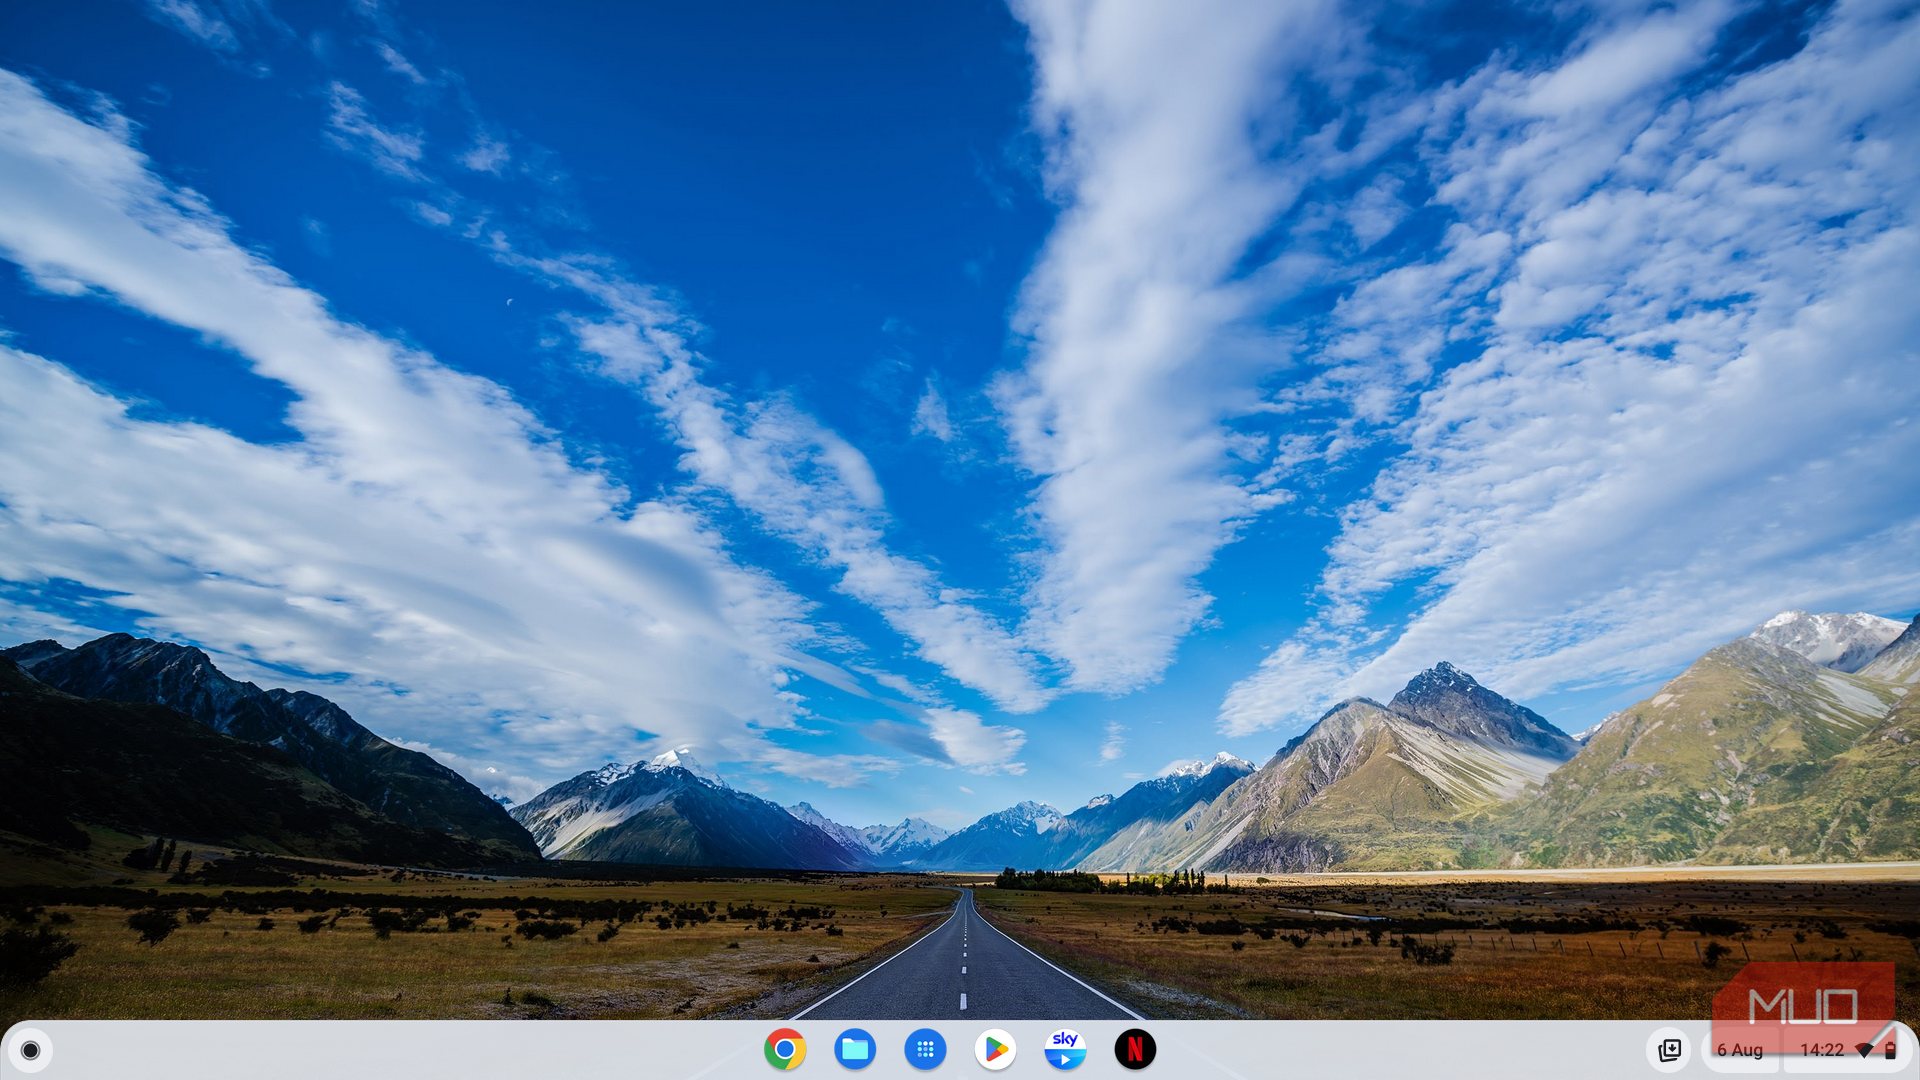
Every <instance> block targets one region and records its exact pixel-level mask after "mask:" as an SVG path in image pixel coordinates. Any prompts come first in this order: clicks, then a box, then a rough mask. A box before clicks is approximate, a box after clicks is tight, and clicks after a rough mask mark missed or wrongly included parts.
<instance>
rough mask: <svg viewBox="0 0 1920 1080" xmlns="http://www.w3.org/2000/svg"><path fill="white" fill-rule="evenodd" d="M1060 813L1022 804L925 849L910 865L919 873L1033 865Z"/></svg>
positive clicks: (1038, 805) (1039, 804)
mask: <svg viewBox="0 0 1920 1080" xmlns="http://www.w3.org/2000/svg"><path fill="white" fill-rule="evenodd" d="M1061 816H1062V815H1061V813H1060V811H1058V810H1055V809H1054V808H1053V807H1051V806H1048V805H1046V804H1045V803H1037V802H1032V801H1028V802H1023V803H1020V804H1018V805H1016V806H1010V807H1008V808H1007V809H1005V810H1001V811H998V812H996V813H992V814H988V815H987V816H985V817H983V818H981V819H980V820H979V821H976V822H974V823H973V824H971V825H969V826H967V827H966V828H964V829H961V830H959V831H957V832H955V833H954V834H953V835H951V836H949V837H947V838H946V839H945V840H942V841H940V842H939V843H937V844H935V845H933V846H932V847H930V848H928V849H927V850H926V852H925V853H924V854H922V855H921V856H920V857H919V858H918V859H915V860H914V861H913V866H914V868H915V869H918V870H987V869H993V870H999V869H1002V868H1004V867H1007V866H1027V865H1029V864H1031V865H1035V866H1041V865H1045V864H1044V863H1039V862H1035V861H1034V860H1035V859H1037V858H1039V857H1040V853H1041V852H1043V851H1044V850H1045V849H1046V839H1045V837H1046V834H1047V832H1048V831H1049V830H1050V829H1052V828H1053V827H1054V826H1056V825H1058V824H1060V818H1061Z"/></svg>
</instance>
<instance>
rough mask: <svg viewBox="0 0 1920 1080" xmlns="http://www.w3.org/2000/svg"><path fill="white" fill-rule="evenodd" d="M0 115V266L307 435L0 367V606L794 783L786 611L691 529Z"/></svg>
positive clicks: (557, 749) (15, 366)
mask: <svg viewBox="0 0 1920 1080" xmlns="http://www.w3.org/2000/svg"><path fill="white" fill-rule="evenodd" d="M0 116H4V117H5V120H4V121H0V252H4V254H5V256H6V257H7V258H8V259H10V260H12V261H14V262H15V263H17V264H19V265H20V266H21V267H22V269H23V270H24V271H25V272H26V273H27V274H28V275H30V277H31V279H32V280H33V281H34V282H36V283H37V284H39V285H41V286H43V287H45V288H47V289H49V290H51V291H54V292H56V293H60V294H63V295H74V296H80V295H88V294H91V295H94V296H97V297H99V298H101V299H104V300H110V301H112V302H116V303H119V304H122V305H125V306H126V307H128V308H130V309H132V310H135V311H138V312H142V313H145V314H147V315H150V316H152V317H153V318H156V319H159V320H162V321H165V322H168V323H172V324H174V325H177V326H180V327H183V328H186V329H188V330H191V331H193V332H196V333H198V334H202V335H204V336H205V337H206V338H207V339H208V340H209V341H211V342H213V343H215V344H217V345H219V346H221V347H224V348H228V349H231V350H232V351H233V352H234V353H236V354H237V355H239V356H241V357H244V358H245V359H246V360H247V362H248V363H249V364H250V365H251V367H252V370H253V371H254V373H256V374H257V375H259V376H260V377H262V378H265V379H270V380H273V381H275V382H277V383H279V384H281V385H283V386H285V387H286V388H287V389H288V390H290V391H292V393H293V394H294V397H295V400H294V403H293V405H292V406H291V408H290V411H289V413H288V415H287V418H286V419H287V423H288V424H289V425H290V426H291V427H292V428H293V429H294V430H296V431H297V432H299V434H300V438H299V439H297V440H294V441H291V442H287V443H281V444H274V445H260V444H254V443H250V442H247V441H246V440H244V439H240V438H238V437H236V436H234V435H232V434H230V433H227V432H224V431H221V430H218V429H215V428H211V427H207V426H204V425H199V424H194V423H186V422H176V421H166V420H148V419H140V418H137V417H136V416H134V415H132V414H131V412H130V403H128V402H126V401H123V400H120V399H118V398H115V397H114V396H112V395H110V394H108V393H106V392H105V391H103V390H101V389H99V388H97V387H94V386H90V385H88V384H87V383H86V382H84V381H83V380H81V379H80V378H78V377H77V376H75V375H74V373H73V372H71V371H70V370H68V369H66V368H64V367H62V366H61V365H59V364H57V363H54V362H52V361H49V360H46V359H43V358H41V357H38V356H34V355H31V354H28V353H25V352H22V351H19V350H17V349H12V348H0V579H5V580H6V581H7V582H9V583H11V586H10V587H11V588H12V590H13V591H12V595H15V596H19V595H22V594H23V592H22V591H23V590H24V593H25V594H29V595H30V594H31V593H32V592H33V591H34V590H36V589H44V588H51V587H53V586H54V585H56V584H57V583H59V582H62V581H70V582H83V583H85V584H86V586H87V587H88V589H89V590H91V592H92V593H93V594H94V595H97V596H98V597H100V599H99V600H98V601H96V603H95V605H94V610H96V611H103V612H108V613H113V612H117V613H118V614H110V616H109V615H103V617H102V620H101V621H110V622H113V623H115V624H116V625H124V624H126V623H134V624H137V625H139V626H140V627H141V628H143V629H145V630H146V631H147V632H149V633H153V634H156V635H158V636H162V637H172V638H177V639H185V640H190V641H194V642H198V643H201V644H203V645H205V646H206V647H208V648H210V649H212V650H214V651H215V652H217V653H219V654H221V655H222V660H221V662H222V664H223V665H224V666H228V667H229V668H230V669H232V670H234V671H235V673H236V674H239V675H242V676H243V677H245V676H248V675H258V676H259V677H261V678H264V679H271V680H273V681H275V682H281V683H284V682H287V681H288V680H287V678H286V677H285V675H284V674H283V673H284V671H286V670H297V671H312V672H348V673H351V674H350V675H348V676H347V677H346V678H345V679H344V681H340V682H330V683H327V684H325V685H321V686H314V687H313V688H314V689H317V690H319V691H321V692H323V693H325V694H326V695H327V696H329V697H332V698H335V699H336V700H340V701H341V702H342V703H343V704H345V705H346V706H347V707H348V708H349V709H350V710H352V711H353V712H355V713H356V715H358V716H360V717H361V718H362V719H363V720H364V721H365V722H366V723H367V724H368V725H369V726H371V727H373V728H374V729H375V730H376V731H381V732H383V733H386V734H389V735H391V736H393V737H395V738H404V739H408V740H411V741H413V742H417V743H422V744H429V745H432V746H434V747H435V748H436V752H439V753H444V754H447V755H450V756H456V757H458V758H459V759H460V760H471V761H476V762H491V761H497V760H500V759H502V758H511V759H512V760H516V761H519V762H521V763H523V765H524V772H525V774H527V775H533V776H537V777H538V776H540V774H542V773H545V774H546V775H545V776H544V777H541V778H542V779H552V778H554V777H555V776H556V775H565V774H567V773H568V772H569V771H570V770H572V769H575V768H579V767H582V766H584V765H586V764H591V763H593V762H595V761H598V760H603V755H604V754H605V753H606V751H607V749H608V748H610V747H619V746H629V747H633V748H634V749H635V750H636V751H639V750H641V749H643V747H642V745H641V741H642V740H646V739H650V738H654V737H658V738H661V739H664V740H666V741H667V742H668V743H670V744H672V745H679V744H682V743H692V744H696V745H702V746H710V747H711V746H733V747H741V748H745V749H744V750H741V751H739V752H740V753H742V754H745V753H746V752H747V751H755V752H754V754H752V755H751V756H746V757H744V760H748V761H756V760H758V761H764V762H765V763H766V764H767V765H768V766H769V767H772V768H776V769H779V770H781V771H786V772H789V773H793V774H798V773H799V772H800V771H801V770H802V769H804V768H808V767H810V766H807V765H805V763H804V762H803V761H802V760H801V758H802V757H803V756H804V755H796V754H792V753H788V752H787V751H786V750H785V749H783V748H776V749H771V750H769V749H765V748H764V747H765V746H771V745H774V744H772V743H769V742H767V738H768V733H769V732H777V731H780V730H781V729H791V728H793V727H794V726H795V724H796V715H797V709H798V699H797V698H796V697H795V696H794V694H793V693H792V692H791V690H789V689H787V683H788V681H789V676H788V674H787V668H788V666H789V664H790V662H791V661H790V660H789V659H788V658H790V657H792V656H793V655H794V654H795V653H797V652H798V651H799V649H801V648H803V647H804V646H806V645H807V643H808V642H809V641H810V640H811V631H810V630H809V628H808V626H807V623H806V621H805V620H806V605H805V604H804V602H802V601H801V600H800V599H799V598H797V597H795V596H794V595H792V594H791V593H789V592H788V591H787V590H786V589H784V588H783V587H781V586H780V585H779V584H778V583H777V582H775V581H773V580H771V579H770V578H769V577H767V576H766V575H765V574H763V573H760V572H758V571H755V570H753V569H751V568H748V567H743V566H741V565H739V564H738V563H737V562H735V561H734V560H733V559H732V558H731V556H730V555H729V554H728V552H727V550H726V547H725V545H724V544H723V543H722V542H721V540H720V539H719V537H718V536H717V534H716V533H715V532H714V531H713V529H712V528H711V527H710V526H709V525H708V524H707V522H705V521H704V520H703V519H702V518H701V517H700V516H699V515H698V514H697V513H695V512H693V511H692V510H690V509H689V508H687V507H685V506H681V505H677V504H674V503H668V502H659V501H646V500H635V499H634V498H633V496H632V495H631V494H630V493H628V492H626V491H624V490H622V489H621V488H620V487H619V486H618V485H616V484H614V483H613V482H612V481H611V480H609V479H608V478H607V477H606V476H605V475H603V474H601V473H599V472H596V471H594V470H592V469H589V468H585V467H582V466H580V465H578V464H576V463H574V462H572V461H570V460H569V459H568V457H567V455H566V454H565V453H564V452H563V450H562V449H561V447H560V446H559V444H558V443H557V441H556V440H555V438H554V436H553V434H552V433H551V432H549V431H548V430H547V429H545V428H544V427H543V426H542V425H541V423H540V422H539V420H538V419H537V418H536V417H535V416H534V415H532V414H531V413H530V412H528V410H527V409H525V408H524V407H523V406H522V405H520V404H519V403H518V402H516V401H515V400H514V399H513V397H512V396H511V395H510V394H508V393H507V392H506V391H505V390H504V389H503V388H502V387H500V386H499V385H497V384H495V383H492V382H490V381H488V380H485V379H482V378H477V377H474V376H471V375H466V374H462V373H460V372H457V371H454V370H452V369H450V368H448V367H446V366H444V365H442V364H440V363H439V362H438V361H436V360H435V359H434V358H433V357H431V356H429V355H426V354H424V353H421V352H419V351H418V350H415V349H411V348H407V347H405V346H402V345H399V344H397V343H395V342H393V341H390V340H388V339H385V338H382V337H380V336H378V335H375V334H373V333H371V332H369V331H367V330H365V329H363V328H361V327H359V326H356V325H354V324H352V323H350V322H347V321H345V320H343V319H341V318H340V317H338V316H336V315H335V314H333V313H332V312H331V311H330V310H329V308H328V305H327V303H326V301H325V300H324V299H323V298H322V297H320V296H318V295H316V294H314V293H313V292H311V291H309V290H307V289H305V288H302V287H301V286H299V285H298V284H296V283H295V282H293V281H292V280H290V279H289V278H288V277H287V276H286V275H285V274H284V273H283V272H281V271H280V270H278V269H277V268H275V267H274V266H272V265H271V264H269V263H268V262H266V261H265V260H264V259H263V258H262V257H261V256H260V255H258V254H256V253H255V252H253V251H251V250H249V249H248V248H246V247H244V246H242V245H241V244H240V243H238V242H237V241H236V240H235V238H234V237H233V235H232V226H231V225H230V223H228V222H227V221H226V220H224V219H223V218H221V217H220V216H219V215H218V214H216V213H215V212H214V210H213V209H212V208H211V207H210V206H208V205H207V203H206V202H205V200H203V199H202V198H201V197H200V196H198V195H196V194H195V193H194V192H192V191H190V190H187V189H185V188H181V187H178V186H174V185H170V184H168V183H167V182H166V181H165V180H163V179H162V178H161V177H159V176H158V175H156V173H155V172H154V170H153V168H152V166H151V163H150V162H149V161H148V160H147V159H146V158H145V157H144V156H143V155H142V154H141V153H140V152H139V151H138V150H137V149H136V148H135V147H133V146H132V145H131V144H130V143H129V142H128V139H127V127H126V125H124V124H111V123H101V124H89V123H88V122H86V121H85V120H83V119H81V118H80V117H77V116H75V115H73V114H72V113H69V112H67V111H65V110H63V109H62V108H60V107H59V106H57V105H55V104H54V103H52V102H51V101H49V100H48V99H47V98H46V97H45V96H44V95H43V94H42V93H41V92H40V91H39V90H38V89H37V88H36V87H35V86H34V85H33V84H32V83H30V82H28V81H27V80H25V79H23V78H21V77H19V76H17V75H14V74H12V73H9V72H0ZM87 302H92V301H87ZM75 445H84V446H87V447H88V448H89V453H87V454H74V453H71V452H70V451H69V450H68V449H66V448H69V447H72V446H75ZM103 463H111V464H110V465H109V464H103ZM3 606H5V607H6V608H7V609H8V610H7V611H6V612H5V619H6V621H7V622H9V623H11V624H13V625H23V624H25V623H27V622H29V621H32V620H31V619H29V618H28V614H29V613H27V612H23V611H21V610H20V609H19V608H17V607H15V606H14V604H13V603H12V602H8V603H6V604H5V605H3ZM80 621H84V620H80ZM87 629H88V630H89V631H91V630H93V629H97V627H87ZM256 664H271V665H273V667H274V669H277V670H273V669H267V668H262V667H257V666H256ZM396 690H398V691H402V692H403V693H401V694H396V693H395V691H396ZM756 747H758V748H759V749H758V750H757V751H756V750H755V748H756ZM881 767H884V766H881V765H879V764H877V763H876V762H875V761H874V760H868V759H850V760H838V761H835V760H828V761H825V762H823V763H821V764H820V765H819V766H818V768H819V769H820V770H822V775H834V776H847V775H851V773H849V772H848V770H853V772H858V771H860V770H863V769H864V770H867V771H871V770H872V769H874V768H881ZM836 770H837V771H836Z"/></svg>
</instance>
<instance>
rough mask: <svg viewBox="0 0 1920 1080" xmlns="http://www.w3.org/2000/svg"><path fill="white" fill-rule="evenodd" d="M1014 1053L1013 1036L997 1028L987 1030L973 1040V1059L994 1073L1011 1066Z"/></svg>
mask: <svg viewBox="0 0 1920 1080" xmlns="http://www.w3.org/2000/svg"><path fill="white" fill-rule="evenodd" d="M1016 1052H1017V1051H1016V1049H1015V1047H1014V1045H1013V1036H1011V1035H1009V1034H1007V1033H1006V1032H1004V1031H1001V1030H1000V1029H999V1028H988V1029H987V1030H985V1031H983V1032H981V1033H980V1037H979V1038H977V1039H975V1040H973V1059H974V1060H975V1061H978V1062H979V1063H980V1064H982V1065H985V1066H986V1067H987V1068H989V1069H992V1070H993V1071H994V1072H999V1071H1000V1070H1001V1069H1004V1068H1006V1067H1007V1066H1009V1065H1011V1064H1013V1055H1014V1054H1015V1053H1016Z"/></svg>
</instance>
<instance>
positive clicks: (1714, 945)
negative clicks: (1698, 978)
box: [1700, 941, 1733, 968]
mask: <svg viewBox="0 0 1920 1080" xmlns="http://www.w3.org/2000/svg"><path fill="white" fill-rule="evenodd" d="M1732 951H1733V950H1732V949H1730V948H1728V947H1727V946H1725V945H1722V944H1720V943H1719V942H1717V941H1709V942H1707V947H1706V949H1705V950H1703V951H1702V952H1701V953H1700V963H1701V966H1703V967H1708V968H1717V967H1719V966H1720V959H1721V958H1722V957H1724V956H1726V955H1727V954H1728V953H1730V952H1732Z"/></svg>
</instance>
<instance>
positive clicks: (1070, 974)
mask: <svg viewBox="0 0 1920 1080" xmlns="http://www.w3.org/2000/svg"><path fill="white" fill-rule="evenodd" d="M967 906H968V907H972V906H973V891H972V890H971V889H969V890H968V891H967ZM980 921H981V922H983V923H985V924H986V925H987V926H988V927H989V928H991V929H992V930H993V932H994V933H996V934H999V935H1000V936H1001V937H1003V938H1006V939H1007V940H1008V941H1012V942H1013V943H1014V944H1015V945H1019V946H1020V949H1021V951H1022V952H1025V953H1026V954H1027V955H1028V956H1031V957H1033V958H1034V959H1035V960H1038V961H1040V962H1041V963H1043V964H1045V965H1047V966H1048V967H1050V968H1052V969H1053V970H1055V971H1057V972H1059V973H1060V974H1062V975H1065V976H1066V977H1067V978H1069V979H1072V980H1073V981H1074V982H1077V983H1079V984H1080V985H1081V986H1083V987H1086V989H1087V991H1088V992H1089V993H1091V994H1093V995H1094V996H1095V997H1097V998H1099V999H1100V1000H1101V1001H1104V1002H1106V1003H1107V1004H1109V1005H1111V1006H1113V1007H1114V1008H1116V1009H1119V1010H1120V1011H1121V1012H1123V1013H1126V1014H1127V1015H1128V1016H1131V1017H1133V1018H1134V1019H1135V1020H1145V1019H1146V1017H1144V1016H1141V1015H1140V1014H1139V1013H1137V1012H1134V1011H1133V1010H1132V1009H1129V1008H1127V1007H1126V1006H1125V1005H1122V1004H1120V1003H1119V1002H1117V1001H1115V1000H1113V999H1112V998H1110V997H1108V996H1107V995H1105V994H1103V993H1101V992H1100V991H1098V990H1095V989H1094V988H1093V987H1091V986H1087V984H1086V982H1085V980H1083V979H1081V978H1080V976H1078V975H1075V974H1074V973H1073V972H1071V971H1068V970H1067V969H1065V968H1063V967H1061V966H1060V965H1059V964H1056V963H1054V962H1053V961H1051V960H1049V959H1047V958H1046V957H1044V956H1041V955H1040V954H1039V953H1037V952H1034V951H1033V950H1032V949H1029V948H1027V947H1026V946H1025V945H1020V943H1019V942H1018V941H1015V940H1014V938H1013V936H1012V935H1011V934H1008V933H1007V932H1006V931H1005V930H1002V929H1000V928H999V927H997V926H994V925H993V922H992V921H991V920H989V919H988V918H987V917H986V916H985V915H982V916H981V917H980ZM903 951H904V950H903Z"/></svg>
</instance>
